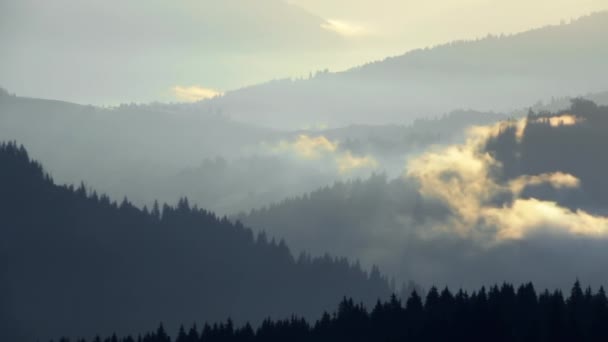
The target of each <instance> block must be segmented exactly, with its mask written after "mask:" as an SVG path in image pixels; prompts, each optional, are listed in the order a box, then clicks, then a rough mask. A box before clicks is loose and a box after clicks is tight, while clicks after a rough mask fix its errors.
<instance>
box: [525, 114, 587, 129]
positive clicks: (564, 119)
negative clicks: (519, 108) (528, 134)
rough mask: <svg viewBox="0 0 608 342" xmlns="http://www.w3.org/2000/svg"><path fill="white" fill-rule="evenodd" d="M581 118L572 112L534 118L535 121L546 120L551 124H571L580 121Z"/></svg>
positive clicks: (554, 125) (555, 125)
mask: <svg viewBox="0 0 608 342" xmlns="http://www.w3.org/2000/svg"><path fill="white" fill-rule="evenodd" d="M582 120H583V119H582V118H578V117H576V116H574V115H572V114H564V115H560V116H551V117H548V118H538V119H535V120H534V121H535V122H548V123H549V124H550V125H551V126H553V127H557V126H572V125H576V124H577V123H579V122H581V121H582Z"/></svg>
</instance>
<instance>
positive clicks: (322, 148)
mask: <svg viewBox="0 0 608 342" xmlns="http://www.w3.org/2000/svg"><path fill="white" fill-rule="evenodd" d="M339 146H340V144H339V142H338V141H332V140H329V139H328V138H326V137H325V136H323V135H319V136H315V137H313V136H309V135H307V134H300V135H298V136H297V137H296V138H295V139H294V140H292V141H288V140H282V141H280V142H279V143H278V144H277V145H275V146H271V147H270V150H271V151H272V152H274V153H286V154H291V155H294V156H296V157H297V158H300V159H304V160H309V161H310V160H329V161H332V162H333V163H334V164H335V165H336V168H337V169H338V171H339V172H340V173H341V174H347V173H351V172H354V171H356V170H361V169H375V168H376V167H377V166H378V162H377V161H376V160H375V159H374V158H373V157H371V156H355V155H353V154H352V152H351V151H349V150H340V148H339Z"/></svg>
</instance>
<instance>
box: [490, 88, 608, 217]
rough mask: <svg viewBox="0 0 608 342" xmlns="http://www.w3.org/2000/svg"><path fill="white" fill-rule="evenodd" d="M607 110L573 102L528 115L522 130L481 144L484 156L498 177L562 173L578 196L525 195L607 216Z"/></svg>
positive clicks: (541, 189) (535, 192)
mask: <svg viewBox="0 0 608 342" xmlns="http://www.w3.org/2000/svg"><path fill="white" fill-rule="evenodd" d="M606 130H608V106H598V105H597V104H595V103H594V102H592V101H589V100H584V99H574V100H573V101H572V106H571V108H569V109H567V110H561V111H559V112H556V113H549V112H537V113H534V112H533V111H530V113H529V114H528V116H527V118H526V126H525V130H523V131H522V132H521V136H519V137H518V136H517V134H518V133H517V130H516V129H515V128H514V127H511V128H510V129H504V130H502V131H501V132H500V134H498V135H496V136H495V137H493V138H492V139H489V140H488V141H487V144H486V146H485V148H486V151H487V152H488V153H490V154H491V155H492V156H493V157H494V158H496V160H498V161H499V162H500V163H502V164H503V165H505V166H506V167H505V168H503V172H502V173H501V177H503V178H504V179H506V180H513V179H516V178H517V177H520V176H522V175H535V174H543V173H551V172H564V173H568V174H571V175H573V176H575V177H577V178H578V179H579V180H580V183H581V184H580V192H577V193H572V194H570V195H571V196H567V197H565V196H564V195H563V194H562V196H559V197H556V196H555V195H556V194H555V193H554V192H553V191H551V189H547V188H546V187H542V186H541V187H536V188H531V189H528V193H527V196H533V197H537V198H553V199H555V200H557V201H558V202H561V203H563V204H565V205H568V206H570V207H573V208H585V209H588V210H598V211H599V212H601V213H608V180H607V179H606V177H605V175H606V172H608V156H607V155H606V153H604V148H605V146H606V144H608V137H607V136H606V134H605V132H606Z"/></svg>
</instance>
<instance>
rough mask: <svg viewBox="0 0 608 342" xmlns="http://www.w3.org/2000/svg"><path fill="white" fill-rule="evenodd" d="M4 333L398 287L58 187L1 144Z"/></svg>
mask: <svg viewBox="0 0 608 342" xmlns="http://www.w3.org/2000/svg"><path fill="white" fill-rule="evenodd" d="M0 188H2V192H1V193H0V218H1V219H0V220H1V222H0V223H1V224H0V234H2V237H3V238H2V240H0V255H1V256H2V257H1V258H0V262H2V265H0V266H2V267H0V302H1V303H2V305H0V334H2V335H4V336H2V335H0V340H3V341H20V340H24V341H27V340H35V339H36V338H46V337H48V336H58V335H60V334H64V333H65V334H69V335H79V336H85V335H91V334H95V333H109V332H111V331H116V332H118V333H121V334H127V333H132V332H136V331H141V330H143V329H145V328H146V327H149V326H150V324H156V323H157V322H159V321H163V322H165V323H166V324H167V327H168V328H177V324H179V323H182V322H193V321H197V320H220V319H226V318H227V317H231V318H232V319H233V320H235V322H244V321H245V320H248V321H252V322H256V321H260V320H262V319H264V318H265V317H283V316H288V315H291V314H294V313H297V314H299V315H302V316H303V317H316V316H318V315H319V314H320V313H321V312H322V311H323V310H328V309H329V308H331V306H332V305H333V304H335V301H336V298H341V297H342V296H348V297H353V298H356V299H357V300H360V301H362V302H364V303H368V304H371V303H373V302H374V301H376V300H377V299H378V298H387V297H388V295H389V294H390V292H391V288H390V286H389V285H388V282H387V279H386V278H385V277H383V276H381V275H380V273H379V272H378V270H377V269H376V268H374V269H373V270H372V271H371V272H369V273H368V272H365V271H363V270H362V269H361V268H360V267H359V265H358V264H353V263H350V262H349V261H347V260H346V259H337V258H333V257H330V256H325V257H321V258H311V257H309V256H307V255H302V256H300V257H299V258H294V257H293V256H292V254H291V252H290V250H289V248H288V247H287V246H286V245H285V243H284V242H282V241H281V242H277V241H275V240H274V239H270V238H269V237H267V236H266V235H265V234H263V233H261V234H258V235H257V236H256V235H254V233H253V232H252V231H251V230H250V229H248V228H245V227H243V226H242V225H241V224H240V223H231V222H229V220H227V219H226V218H219V217H216V216H215V215H214V214H213V213H210V212H208V211H205V210H203V209H198V208H196V206H194V207H193V206H190V204H189V203H188V200H187V199H182V200H181V201H180V202H179V203H178V205H177V206H175V207H172V206H169V205H162V206H158V205H155V206H154V207H153V208H152V209H148V208H144V209H138V208H137V207H135V206H133V205H132V204H131V203H130V202H129V201H128V200H126V199H125V200H123V201H122V202H121V203H117V202H113V201H111V200H110V199H109V198H108V197H107V196H105V195H99V194H97V193H96V192H94V191H90V190H87V189H86V187H85V186H84V185H81V186H80V187H77V188H74V187H72V186H57V185H55V184H54V183H53V180H52V179H51V178H50V176H48V175H47V174H45V172H44V170H43V168H42V167H41V165H40V164H38V163H37V162H35V161H32V160H30V158H29V157H28V154H27V152H26V150H25V149H24V148H23V147H19V146H17V145H16V144H15V143H8V144H1V145H0Z"/></svg>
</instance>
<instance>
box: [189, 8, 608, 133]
mask: <svg viewBox="0 0 608 342" xmlns="http://www.w3.org/2000/svg"><path fill="white" fill-rule="evenodd" d="M607 35H608V12H598V13H595V14H592V15H589V16H586V17H581V18H579V19H578V20H575V21H572V22H571V23H568V24H563V25H558V26H548V27H543V28H540V29H535V30H531V31H527V32H523V33H519V34H514V35H509V36H502V35H501V36H488V37H487V38H484V39H480V40H476V41H457V42H452V43H449V44H445V45H441V46H437V47H432V48H425V49H420V50H415V51H411V52H408V53H406V54H404V55H402V56H397V57H391V58H387V59H385V60H383V61H378V62H374V63H369V64H367V65H364V66H361V67H358V68H354V69H350V70H347V71H344V72H337V73H330V72H326V71H325V72H319V73H317V74H316V75H314V76H312V77H311V78H308V79H295V80H292V79H284V80H276V81H272V82H268V83H265V84H261V85H256V86H252V87H247V88H243V89H239V90H235V91H230V92H227V93H226V94H225V96H223V97H220V98H215V99H210V100H206V101H203V102H202V103H200V106H201V107H202V108H206V107H209V106H213V107H215V108H221V109H222V110H223V112H224V113H225V114H226V115H229V116H230V117H232V118H235V119H238V120H242V121H244V122H255V123H257V124H261V125H266V126H269V127H281V128H292V129H295V128H300V127H304V126H310V125H318V124H325V125H329V126H330V127H338V126H344V125H347V124H352V123H358V124H386V123H407V122H410V121H412V120H413V119H415V118H421V117H429V116H430V117H433V116H438V115H442V114H444V113H447V112H449V111H451V110H454V109H458V108H462V109H476V110H481V111H498V112H508V111H511V110H515V109H518V108H521V107H526V106H528V104H530V103H534V102H536V101H538V100H549V98H550V97H552V96H556V97H562V96H579V95H583V94H587V93H589V92H600V91H606V89H608V77H607V76H608V75H607V72H606V68H605V67H604V61H605V60H606V59H608V45H607V44H606V39H605V37H606V36H607Z"/></svg>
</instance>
